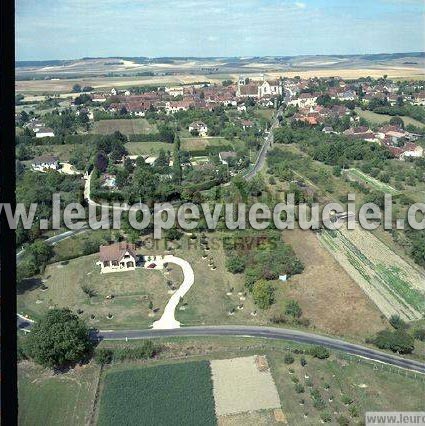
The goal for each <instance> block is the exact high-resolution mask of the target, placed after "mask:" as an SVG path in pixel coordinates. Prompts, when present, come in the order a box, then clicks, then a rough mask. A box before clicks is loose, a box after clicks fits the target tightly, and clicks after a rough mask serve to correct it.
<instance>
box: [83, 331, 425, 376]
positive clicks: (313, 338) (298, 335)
mask: <svg viewBox="0 0 425 426" xmlns="http://www.w3.org/2000/svg"><path fill="white" fill-rule="evenodd" d="M178 336H187V337H196V336H233V337H238V336H239V337H261V338H265V339H278V340H290V341H294V342H298V343H307V344H315V345H323V346H326V347H328V348H329V349H334V350H339V351H342V352H345V353H348V354H352V355H356V356H360V357H363V358H367V359H370V360H373V361H377V362H382V363H385V364H389V365H392V366H395V367H399V368H404V369H408V370H412V371H416V372H418V373H422V374H425V364H424V363H421V362H419V361H414V360H410V359H404V358H401V357H399V356H397V355H392V354H388V353H385V352H381V351H378V350H375V349H371V348H367V347H365V346H361V345H356V344H354V343H349V342H345V341H344V340H339V339H334V338H331V337H326V336H320V335H318V334H313V333H306V332H303V331H299V330H290V329H284V328H276V327H252V326H232V325H224V326H200V327H183V328H177V329H172V330H133V331H99V332H96V333H93V334H92V336H91V337H92V338H93V339H94V340H124V339H146V338H148V339H150V338H158V337H178Z"/></svg>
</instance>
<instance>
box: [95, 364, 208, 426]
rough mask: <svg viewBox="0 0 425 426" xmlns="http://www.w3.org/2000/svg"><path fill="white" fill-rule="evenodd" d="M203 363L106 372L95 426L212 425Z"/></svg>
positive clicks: (205, 369)
mask: <svg viewBox="0 0 425 426" xmlns="http://www.w3.org/2000/svg"><path fill="white" fill-rule="evenodd" d="M212 389H213V385H212V380H211V371H210V367H209V363H208V362H207V361H200V362H190V363H185V364H173V365H171V364H169V365H161V366H157V367H133V368H132V369H125V370H121V371H120V370H119V369H118V368H117V369H116V370H112V371H109V372H107V373H106V375H105V378H104V383H103V392H102V395H101V400H100V408H99V422H98V425H99V426H107V425H111V426H115V425H118V424H128V425H136V424H143V425H162V426H166V425H185V426H186V425H194V426H195V425H215V424H216V418H215V409H214V397H213V390H212Z"/></svg>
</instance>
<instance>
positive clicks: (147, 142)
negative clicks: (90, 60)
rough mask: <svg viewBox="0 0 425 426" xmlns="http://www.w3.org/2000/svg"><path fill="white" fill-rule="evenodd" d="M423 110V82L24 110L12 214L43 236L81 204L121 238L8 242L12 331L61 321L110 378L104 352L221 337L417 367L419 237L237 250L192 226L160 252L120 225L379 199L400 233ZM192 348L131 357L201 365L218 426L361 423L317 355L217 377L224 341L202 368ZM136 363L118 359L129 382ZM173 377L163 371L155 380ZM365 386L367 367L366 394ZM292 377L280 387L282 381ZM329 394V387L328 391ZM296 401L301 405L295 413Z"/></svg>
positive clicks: (217, 87) (171, 91)
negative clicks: (119, 218)
mask: <svg viewBox="0 0 425 426" xmlns="http://www.w3.org/2000/svg"><path fill="white" fill-rule="evenodd" d="M424 97H425V91H424V86H423V82H420V81H414V80H412V81H409V82H400V81H398V82H393V81H391V80H389V79H388V78H386V77H385V76H384V77H382V78H379V79H371V78H368V79H367V78H362V79H358V80H350V81H348V80H347V81H346V80H343V79H342V78H338V77H333V78H308V79H303V78H292V77H291V78H286V77H285V76H284V75H283V76H281V77H279V78H267V76H266V75H264V76H263V75H262V76H258V75H256V76H249V75H242V76H240V77H239V78H238V79H237V80H234V81H232V80H223V81H222V82H221V83H209V82H202V83H197V82H193V83H188V84H185V85H167V86H155V87H129V88H125V89H124V88H122V89H121V88H120V89H117V88H112V89H108V90H98V89H96V90H95V89H93V88H91V87H84V86H83V83H81V84H79V83H78V84H74V86H73V92H72V93H71V94H65V97H64V94H61V96H59V94H53V93H52V94H49V95H38V96H35V97H34V96H33V97H31V98H29V100H28V101H26V97H25V95H21V96H19V100H18V102H17V114H16V128H17V138H16V152H17V160H18V161H17V186H18V197H19V199H20V201H22V202H24V204H25V205H29V204H30V203H32V202H38V203H40V204H41V205H42V206H43V209H42V210H41V212H40V217H41V218H42V219H45V220H47V221H50V220H51V212H52V206H51V202H50V200H49V196H50V195H51V194H52V193H60V194H61V196H62V199H63V201H62V202H63V204H65V203H66V202H71V201H75V200H78V201H79V202H81V203H82V205H84V206H85V208H88V207H89V206H97V207H98V208H100V206H101V205H102V204H104V205H109V204H110V203H113V202H120V203H123V204H122V205H123V206H124V207H122V209H123V213H124V214H123V216H124V224H123V226H122V228H121V229H119V230H115V231H112V230H102V229H97V230H87V229H83V230H82V231H81V232H80V231H78V232H73V231H67V230H66V228H65V227H63V226H62V227H61V229H60V230H56V231H47V232H45V231H44V230H43V229H41V228H40V227H38V226H37V225H36V226H33V227H32V228H31V229H29V230H28V229H23V228H19V229H18V231H17V240H18V244H19V245H20V247H21V249H20V251H19V253H18V312H19V321H20V324H21V325H22V330H21V331H22V332H23V333H24V334H25V335H28V334H30V333H31V331H30V330H31V327H33V326H34V324H37V322H39V321H42V319H43V318H44V317H45V316H46V315H47V316H48V315H49V312H56V311H61V310H67V309H70V310H71V311H72V312H73V313H75V316H76V318H77V319H78V320H79V321H83V322H84V323H85V324H87V325H88V327H90V330H92V331H91V333H95V335H100V336H103V337H102V338H104V336H106V338H105V341H104V342H102V343H101V344H100V345H99V347H98V348H97V349H96V355H95V357H97V358H96V359H103V358H102V357H107V358H106V361H99V362H100V363H101V364H100V365H102V368H106V371H108V369H109V368H111V369H114V368H115V365H118V364H116V363H117V361H115V360H116V359H117V358H114V357H117V355H116V354H117V353H119V351H120V350H121V349H119V346H118V345H119V344H120V343H119V342H117V343H116V345H115V343H112V341H111V340H108V339H115V338H116V339H120V340H121V341H122V340H125V342H126V344H127V343H129V342H130V341H132V340H133V338H134V339H136V337H134V336H139V335H140V336H142V335H143V336H144V335H145V333H156V332H158V333H159V332H167V331H170V330H171V331H174V332H179V331H182V332H184V330H186V329H191V328H193V327H195V328H196V327H198V328H203V327H207V328H208V327H210V326H217V325H219V326H220V327H225V328H226V327H228V328H229V329H235V328H236V329H237V327H240V326H243V327H246V329H247V330H248V329H249V330H251V329H258V328H261V327H273V328H276V329H279V330H282V332H283V330H285V329H287V328H290V329H291V330H292V329H293V330H297V331H296V332H298V331H300V332H301V333H304V332H312V333H323V334H326V335H330V336H341V337H342V338H345V339H349V340H352V341H354V342H358V343H359V344H367V345H369V349H368V350H370V348H372V349H373V348H379V349H383V348H384V349H385V350H387V351H388V352H396V351H397V350H399V346H397V345H399V344H400V341H401V339H404V340H403V345H405V346H402V351H405V353H407V354H408V355H409V356H411V357H413V358H417V357H420V356H421V355H420V351H421V350H422V349H423V341H422V340H421V336H422V334H421V333H422V327H421V321H422V320H421V318H422V316H423V314H424V313H425V307H424V306H423V294H424V291H425V289H424V284H423V283H424V282H425V281H424V280H423V277H424V276H425V275H424V272H423V267H424V260H423V258H422V255H421V251H420V247H421V244H422V240H421V236H420V235H421V234H413V233H411V232H409V230H406V231H403V230H401V231H396V232H393V233H391V234H390V233H388V232H386V231H384V230H383V229H378V230H376V232H375V233H373V234H372V233H369V232H366V231H362V230H359V231H356V232H352V233H350V232H346V231H335V232H332V231H327V230H325V229H323V227H322V226H320V227H319V228H318V229H313V230H308V231H303V230H302V229H299V228H296V229H295V230H292V231H290V232H287V231H283V232H282V231H279V230H277V229H265V230H263V231H255V230H252V229H247V230H235V231H231V230H228V229H226V228H225V226H224V218H223V217H221V218H220V219H219V225H218V227H217V229H215V230H211V229H208V227H207V226H206V223H205V220H201V222H200V223H201V224H200V226H199V228H198V229H195V230H193V231H191V232H187V231H184V230H183V229H180V228H179V227H176V228H172V229H170V230H168V231H166V232H165V235H164V236H162V237H161V239H159V240H154V239H153V238H152V237H153V229H152V228H150V227H147V228H146V229H144V230H137V229H133V228H132V227H131V226H130V224H129V219H128V210H129V207H128V206H129V205H130V204H132V203H136V204H137V203H141V202H143V203H146V204H147V205H148V206H152V205H153V203H154V202H156V201H161V202H171V203H174V204H177V205H178V204H180V203H183V202H187V201H189V202H193V203H195V204H198V205H199V204H201V203H209V204H213V203H217V202H221V203H232V204H233V203H237V202H241V201H243V202H245V203H247V204H248V205H252V204H254V203H256V202H260V201H261V202H265V203H267V204H269V205H273V204H274V203H276V202H279V201H284V200H285V199H286V197H287V194H289V193H293V194H295V198H296V204H297V208H298V207H299V205H301V204H306V205H310V204H311V203H312V202H321V203H325V202H327V203H329V202H345V201H346V199H347V195H346V194H348V193H349V192H353V193H355V194H356V197H357V201H356V203H357V204H358V205H360V204H361V203H365V202H376V203H378V204H379V203H380V202H381V198H382V196H383V194H384V193H390V194H392V195H393V197H394V202H393V205H394V209H395V211H396V212H397V213H398V214H400V215H401V216H402V215H404V214H406V212H407V208H408V206H409V203H412V202H414V201H417V200H420V199H421V194H422V193H423V191H425V161H424V156H423V148H424V147H425V138H424V135H425V121H424V120H425V115H424V111H425V108H424ZM365 253H366V254H367V258H366V257H365ZM329 294H332V295H333V297H332V301H330V300H329ZM330 307H331V308H332V309H330ZM334 312H338V314H337V315H335V314H334ZM73 315H74V314H73ZM359 318H364V319H365V321H359ZM394 324H396V325H397V324H402V327H404V328H403V331H402V332H400V333H401V334H400V333H399V334H400V336H399V334H397V333H398V331H397V330H398V329H397V330H395V331H391V330H392V329H390V331H388V328H389V327H393V328H394V327H395V326H394ZM128 330H134V331H131V332H130V331H128ZM243 330H245V329H243ZM108 333H109V334H108ZM385 333H387V334H385ZM396 334H397V339H400V340H394V338H393V335H394V336H395V335H396ZM382 336H383V337H382ZM381 337H382V341H381V340H380V339H381ZM193 339H194V340H193V344H192V343H191V341H189V340H175V341H172V342H169V341H166V340H165V341H164V342H165V343H164V344H162V343H161V344H159V345H158V346H154V347H150V346H149V344H147V343H146V342H143V341H142V342H143V344H142V343H140V342H139V343H134V344H135V346H134V348H137V349H134V353H136V351H142V352H141V353H143V355H142V358H143V361H141V362H142V363H145V362H151V361H152V362H157V361H159V362H163V361H165V360H167V359H168V357H171V356H174V353H176V352H179V351H183V352H184V353H186V354H187V355H186V356H188V357H190V356H192V355H193V354H195V353H196V354H198V355H199V354H202V356H207V354H209V355H208V359H209V361H208V363H207V364H208V366H207V369H206V370H205V371H203V372H202V371H200V370H198V368H200V367H199V365H198V364H196V367H194V370H191V369H188V370H187V371H190V374H192V375H193V376H194V377H196V380H197V381H200V380H210V376H211V378H212V379H211V380H213V387H212V388H211V389H212V390H211V392H212V393H211V392H209V394H208V397H205V396H204V398H206V399H205V401H207V400H208V401H209V402H208V403H209V404H210V405H211V404H212V408H211V407H210V412H209V414H208V416H210V417H211V418H215V416H217V418H220V419H222V420H223V421H224V420H226V419H227V420H228V419H236V421H241V419H243V418H245V416H248V414H247V412H246V411H247V410H249V409H251V410H253V411H252V412H251V413H249V416H254V417H255V416H257V417H255V418H258V419H261V420H262V421H266V422H267V421H268V422H269V423H270V424H275V423H276V424H278V423H288V421H287V419H290V420H289V421H292V420H291V419H295V418H299V417H300V416H301V417H302V416H304V418H308V416H310V417H311V418H312V419H315V421H318V422H319V421H323V422H327V421H329V419H330V418H331V416H330V414H329V415H328V408H326V410H325V407H332V406H337V407H338V408H337V409H336V410H337V411H338V415H341V416H342V417H344V416H345V417H349V418H350V419H352V420H354V419H357V414H356V410H358V407H362V402H361V397H360V396H357V395H358V394H357V392H354V391H352V390H349V389H348V388H346V387H340V386H339V385H337V384H336V381H335V380H334V379H333V378H332V377H333V376H332V373H331V370H329V369H328V368H332V369H333V368H340V367H339V363H340V362H342V361H341V360H340V359H339V358H338V356H335V355H333V354H332V355H330V353H329V351H328V350H327V349H326V348H324V347H323V346H319V345H317V346H314V347H312V348H311V349H305V347H304V346H297V345H295V346H292V344H291V346H288V345H287V346H286V347H285V348H284V347H283V346H282V347H280V346H279V348H280V349H279V351H283V352H282V353H280V352H279V354H278V355H276V352H275V351H276V349H273V350H271V349H269V346H264V345H263V346H261V343H259V341H257V340H255V343H254V344H253V345H251V346H245V344H244V343H243V340H236V342H237V344H240V346H239V349H238V348H237V347H236V346H234V347H233V346H232V351H234V352H232V353H234V354H235V356H234V357H233V358H229V359H226V360H220V359H217V356H216V355H215V354H217V353H220V351H221V350H226V351H227V350H228V349H224V348H228V347H229V344H230V343H229V341H228V342H226V343H223V341H222V340H220V339H223V338H222V337H218V338H216V339H217V340H212V342H213V343H212V344H211V345H210V348H211V349H208V350H207V349H206V347H204V346H203V345H204V344H203V343H202V340H199V339H198V340H196V339H195V338H193ZM232 339H233V338H232ZM135 341H136V342H137V340H135ZM210 341H211V340H210ZM205 344H206V343H205ZM276 347H277V346H276ZM240 348H242V349H240ZM260 348H261V349H260ZM145 350H146V352H145ZM209 350H211V352H208V351H209ZM132 351H133V349H129V347H127V346H126V349H125V350H123V352H122V353H123V354H124V353H125V355H123V357H124V358H123V359H125V360H126V361H123V362H128V359H127V358H125V357H128V356H132V355H129V354H130V353H133V352H132ZM197 351H199V352H197ZM298 352H299V353H298ZM179 353H180V352H179ZM105 354H106V355H105ZM258 354H262V355H258ZM300 354H301V355H300ZM242 355H243V356H242ZM220 356H221V355H220ZM220 356H218V358H219V357H220ZM241 356H242V357H241ZM329 356H331V361H326V360H327V358H328V357H329ZM211 357H212V358H211ZM279 357H284V358H283V359H284V360H285V361H284V362H283V363H282V362H281V360H280V358H279ZM294 361H297V362H298V363H296V364H297V365H295V364H294ZM96 362H97V361H96ZM138 362H140V360H139V361H138ZM167 362H168V361H167ZM344 362H345V361H344ZM350 362H352V361H350ZM306 363H308V364H309V365H311V368H306V367H305V365H306ZM325 363H326V364H325ZM298 364H299V366H298ZM188 365H189V364H187V363H183V364H182V366H183V367H182V368H183V369H184V370H185V371H186V368H189V367H188ZM194 365H195V364H194ZM104 366H106V367H104ZM329 366H331V367H329ZM335 366H337V367H335ZM31 368H32V367H31ZM31 368H29V369H28V371H29V372H31V371H32V370H31ZM167 368H168V367H166V368H162V367H161V366H158V367H156V368H155V370H156V371H157V372H156V374H159V376H156V377H160V379H159V380H165V377H162V376H161V374H163V373H164V372H166V371H167ZM370 368H371V367H370V366H363V367H362V369H364V370H362V374H364V375H368V374H370V371H369V370H368V369H370ZM210 369H211V371H210ZM24 371H25V370H24ZM152 371H153V370H152ZM288 372H289V375H290V376H291V377H293V378H292V379H291V380H290V381H289V382H290V384H289V385H287V380H286V378H283V375H284V374H288ZM271 373H273V375H274V378H272V376H271ZM28 374H30V373H28ZM101 374H104V373H99V375H101ZM105 374H106V377H108V374H109V373H105ZM321 374H323V375H324V376H325V377H326V378H327V379H326V380H327V381H328V382H329V383H325V384H323V385H322V384H321V382H320V378H319V376H320V375H321ZM298 376H299V377H298ZM102 377H103V376H102ZM364 377H366V376H364ZM273 380H274V381H275V382H276V384H275V383H274V382H273ZM300 380H301V381H302V383H303V384H301V383H300V382H299V381H300ZM362 380H363V382H367V383H368V386H371V385H370V382H369V381H368V380H366V378H363V379H362ZM406 380H407V379H406ZM148 383H150V384H152V380H150V381H148ZM232 383H233V384H234V386H233V387H232V386H231V385H232ZM108 386H109V385H108ZM242 388H243V389H245V390H246V389H250V390H249V391H246V392H244V394H243V397H241V398H240V401H238V402H236V401H235V398H234V397H233V396H232V394H231V392H230V390H231V389H233V391H236V389H242ZM321 388H323V392H328V389H329V388H331V389H332V388H334V389H337V390H338V392H344V394H343V396H342V397H341V403H339V402H337V401H336V399H335V400H334V396H333V395H329V397H326V399H325V398H322V396H321V394H320V392H321V391H320V392H319V389H321ZM107 389H108V388H107ZM115 389H117V388H115ZM307 389H308V392H310V393H311V394H312V396H311V398H310V397H308V399H306V400H304V399H299V398H298V396H299V395H302V394H303V393H304V392H305V390H307ZM262 390H263V391H262ZM283 390H284V391H285V392H287V394H288V395H290V397H289V399H290V400H291V401H292V400H294V404H295V406H296V407H297V409H296V410H294V411H293V413H295V414H290V410H289V411H288V406H287V405H285V403H286V402H285V403H282V402H281V399H282V397H281V394H282V391H283ZM263 392H267V397H264V396H263ZM323 392H322V393H323ZM346 394H349V395H356V396H355V397H351V396H350V397H349V396H347V395H346ZM298 400H299V401H298ZM291 403H292V402H291ZM214 407H215V408H214ZM298 407H301V408H300V409H298ZM303 407H306V408H303ZM329 409H330V408H329ZM361 409H363V408H361ZM97 410H100V411H98V412H96V416H100V418H101V419H103V420H102V421H105V420H104V419H109V418H113V416H114V413H115V412H119V408H118V407H117V406H116V405H115V404H114V402H113V400H112V399H111V397H110V396H108V395H106V394H102V400H101V405H100V406H98V407H97ZM300 410H301V411H300ZM303 411H305V413H304V414H302V412H303ZM132 413H133V412H132ZM306 416H307V417H306ZM259 421H260V420H259ZM294 421H296V420H294ZM213 422H214V420H213ZM273 422H275V423H273ZM266 424H268V423H266Z"/></svg>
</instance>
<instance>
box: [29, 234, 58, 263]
mask: <svg viewBox="0 0 425 426" xmlns="http://www.w3.org/2000/svg"><path fill="white" fill-rule="evenodd" d="M28 251H29V253H30V254H31V255H32V256H33V258H34V261H35V264H36V266H37V268H41V267H42V266H43V265H45V264H46V263H47V261H48V260H49V259H50V258H51V257H52V256H53V248H52V247H51V246H49V245H47V244H45V243H44V242H43V241H40V240H37V241H35V242H34V243H32V244H31V245H30V246H29V247H28Z"/></svg>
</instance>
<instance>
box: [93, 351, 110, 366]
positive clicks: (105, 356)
mask: <svg viewBox="0 0 425 426" xmlns="http://www.w3.org/2000/svg"><path fill="white" fill-rule="evenodd" d="M112 358H113V352H112V350H111V349H102V348H101V349H96V351H95V353H94V360H95V362H96V363H97V364H99V365H105V364H110V363H111V362H112Z"/></svg>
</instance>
